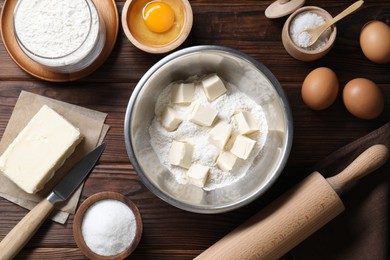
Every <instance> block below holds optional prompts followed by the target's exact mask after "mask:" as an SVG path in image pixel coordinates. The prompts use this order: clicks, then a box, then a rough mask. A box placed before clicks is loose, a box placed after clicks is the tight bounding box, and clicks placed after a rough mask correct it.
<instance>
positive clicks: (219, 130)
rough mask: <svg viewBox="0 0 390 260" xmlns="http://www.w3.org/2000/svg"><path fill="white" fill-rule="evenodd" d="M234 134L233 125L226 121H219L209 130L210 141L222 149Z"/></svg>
mask: <svg viewBox="0 0 390 260" xmlns="http://www.w3.org/2000/svg"><path fill="white" fill-rule="evenodd" d="M231 134H232V126H231V125H230V124H228V123H226V122H224V121H220V122H218V124H216V125H215V126H214V127H213V128H212V129H211V130H210V132H209V136H208V140H209V142H210V143H211V144H212V145H214V146H215V147H217V148H218V149H220V150H222V149H223V148H224V147H225V145H226V142H227V141H228V140H229V138H230V135H231Z"/></svg>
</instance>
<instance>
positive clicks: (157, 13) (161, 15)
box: [143, 1, 175, 33]
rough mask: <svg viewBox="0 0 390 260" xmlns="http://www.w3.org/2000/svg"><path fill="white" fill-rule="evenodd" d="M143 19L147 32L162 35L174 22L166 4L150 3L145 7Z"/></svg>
mask: <svg viewBox="0 0 390 260" xmlns="http://www.w3.org/2000/svg"><path fill="white" fill-rule="evenodd" d="M143 18H144V21H145V24H146V26H147V27H148V29H149V30H151V31H152V32H156V33H163V32H166V31H168V30H169V29H170V28H171V27H172V25H173V23H174V21H175V14H174V13H173V10H172V8H171V7H170V6H169V5H167V4H166V3H163V2H160V1H152V2H149V3H148V4H147V5H145V7H144V9H143Z"/></svg>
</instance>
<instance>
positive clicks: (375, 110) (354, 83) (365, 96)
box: [343, 78, 384, 119]
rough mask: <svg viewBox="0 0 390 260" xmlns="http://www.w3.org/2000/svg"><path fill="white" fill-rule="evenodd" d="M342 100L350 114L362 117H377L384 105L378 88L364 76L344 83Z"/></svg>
mask: <svg viewBox="0 0 390 260" xmlns="http://www.w3.org/2000/svg"><path fill="white" fill-rule="evenodd" d="M343 101H344V104H345V107H346V108H347V109H348V111H349V112H350V113H351V114H353V115H354V116H356V117H358V118H362V119H373V118H376V117H378V116H379V115H380V114H381V113H382V111H383V107H384V98H383V94H382V92H381V90H380V88H379V87H378V86H377V85H376V84H375V83H374V82H373V81H371V80H369V79H364V78H356V79H353V80H351V81H349V82H348V83H347V84H346V85H345V87H344V90H343Z"/></svg>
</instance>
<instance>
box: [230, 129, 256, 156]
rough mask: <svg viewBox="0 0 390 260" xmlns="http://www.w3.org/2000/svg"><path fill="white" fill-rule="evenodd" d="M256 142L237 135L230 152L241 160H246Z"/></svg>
mask: <svg viewBox="0 0 390 260" xmlns="http://www.w3.org/2000/svg"><path fill="white" fill-rule="evenodd" d="M255 143H256V141H255V140H252V139H250V138H248V137H246V136H243V135H239V136H237V138H236V140H235V141H234V144H233V147H232V149H231V150H230V151H231V152H232V154H234V155H235V156H237V157H238V158H241V159H244V160H246V159H248V157H249V154H250V153H251V152H252V150H253V147H254V146H255Z"/></svg>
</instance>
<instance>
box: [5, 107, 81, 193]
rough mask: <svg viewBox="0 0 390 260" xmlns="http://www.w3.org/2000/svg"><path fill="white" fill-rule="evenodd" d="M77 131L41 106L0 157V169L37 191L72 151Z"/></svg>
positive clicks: (30, 191) (78, 139)
mask: <svg viewBox="0 0 390 260" xmlns="http://www.w3.org/2000/svg"><path fill="white" fill-rule="evenodd" d="M82 138H83V137H82V135H81V134H80V131H79V130H78V129H77V128H76V127H74V126H73V125H72V124H71V123H69V122H68V121H67V120H66V119H65V118H63V117H62V116H61V115H59V114H58V113H57V112H55V111H54V110H53V109H51V108H50V107H48V106H46V105H45V106H43V107H42V108H41V109H40V110H39V111H38V112H37V113H36V114H35V115H34V117H33V118H32V119H31V120H30V121H29V123H28V124H27V125H26V126H25V128H24V129H23V130H22V131H21V132H20V133H19V134H18V136H17V137H16V138H15V139H14V140H13V142H12V143H11V144H10V145H9V146H8V148H7V149H6V150H5V152H4V153H3V155H2V156H1V157H0V171H1V172H3V174H4V175H5V176H7V177H8V178H9V179H10V180H11V181H13V182H14V183H15V184H16V185H17V186H19V187H20V188H21V189H22V190H24V191H25V192H27V193H36V192H37V191H39V190H41V189H42V188H43V187H44V185H45V184H46V183H47V182H48V181H49V180H50V179H51V178H52V177H53V175H54V173H55V171H56V170H57V169H58V168H60V167H61V165H62V164H63V163H64V162H65V160H66V159H67V158H68V157H69V156H70V155H71V154H72V153H73V151H74V149H75V148H76V146H77V145H78V144H79V143H80V141H81V140H82Z"/></svg>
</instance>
